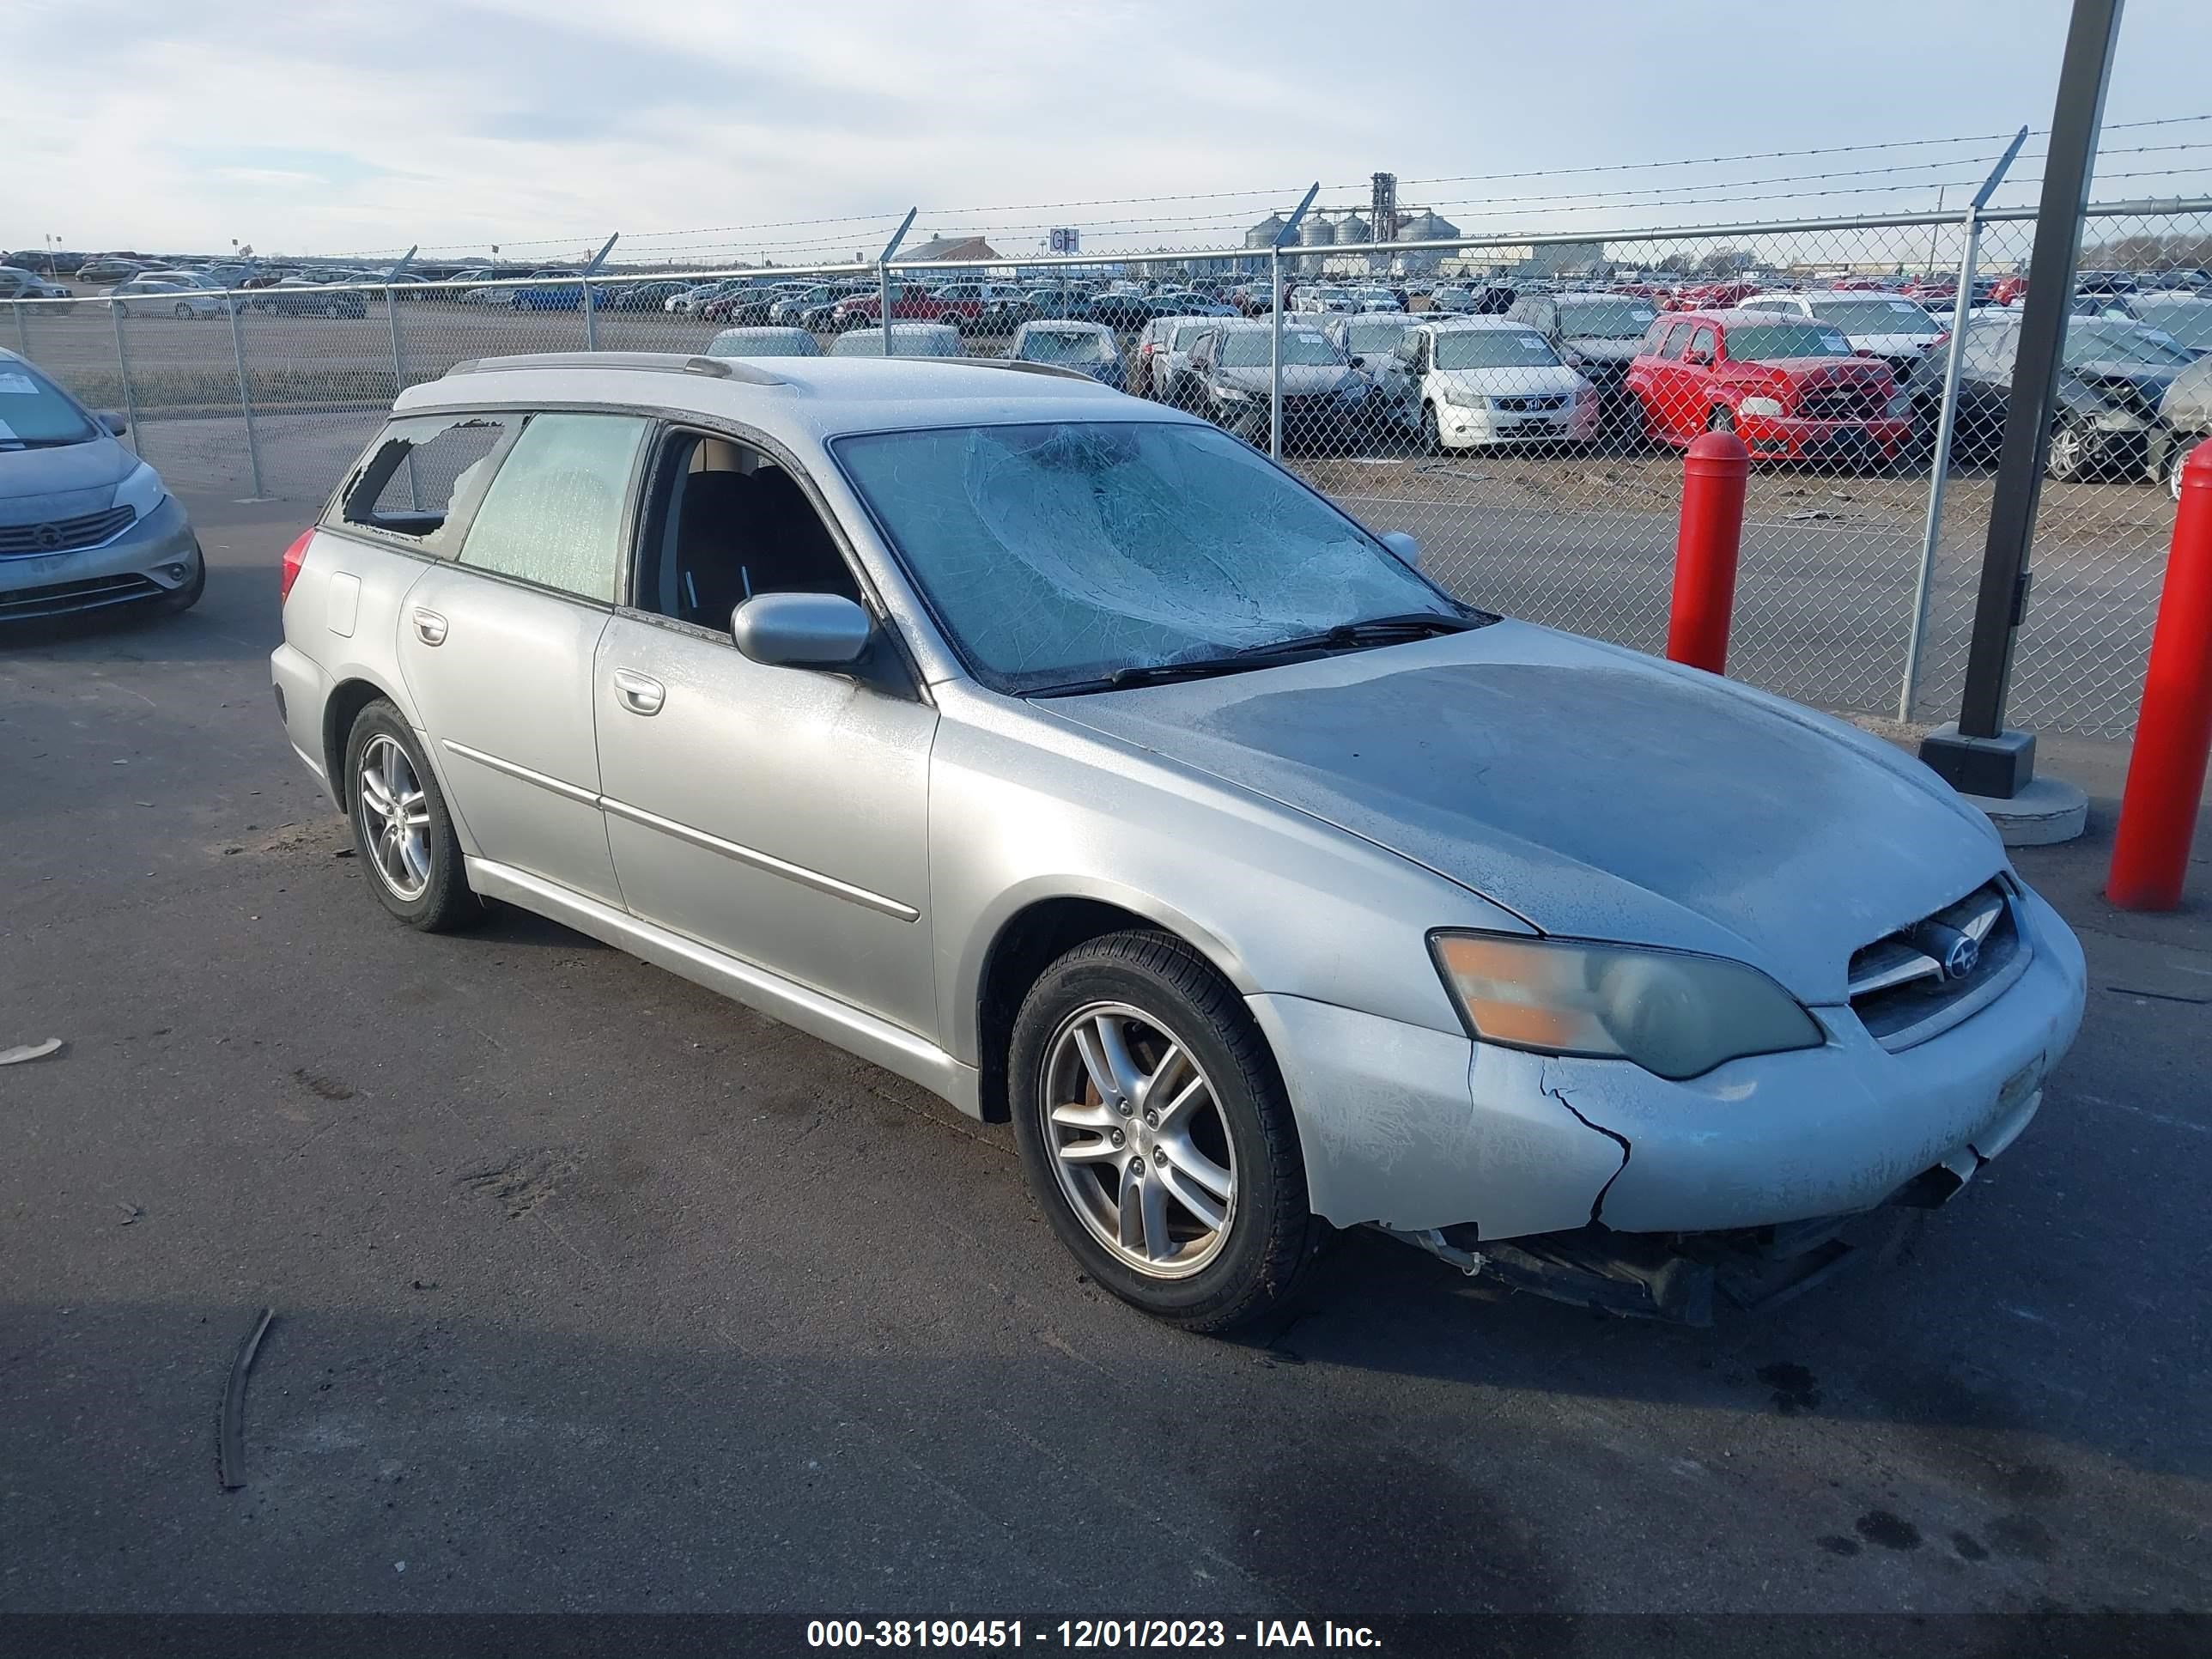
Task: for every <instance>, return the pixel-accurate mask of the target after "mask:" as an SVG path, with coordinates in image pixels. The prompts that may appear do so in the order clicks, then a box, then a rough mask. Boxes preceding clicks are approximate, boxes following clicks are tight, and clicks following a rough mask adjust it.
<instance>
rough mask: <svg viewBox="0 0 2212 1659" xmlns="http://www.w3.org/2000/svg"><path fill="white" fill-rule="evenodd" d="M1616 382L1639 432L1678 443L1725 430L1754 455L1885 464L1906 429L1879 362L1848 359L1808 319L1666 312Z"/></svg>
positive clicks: (1893, 384)
mask: <svg viewBox="0 0 2212 1659" xmlns="http://www.w3.org/2000/svg"><path fill="white" fill-rule="evenodd" d="M1626 384H1627V387H1628V390H1629V392H1631V393H1632V395H1633V396H1634V397H1635V398H1636V400H1637V402H1638V404H1640V405H1641V406H1642V408H1643V410H1644V434H1645V435H1646V436H1648V437H1650V438H1653V439H1656V441H1659V442H1661V443H1666V444H1674V445H1675V446H1677V447H1686V446H1687V445H1688V444H1689V442H1690V441H1691V440H1692V439H1693V438H1695V437H1696V436H1697V435H1699V433H1701V432H1707V431H1711V430H1715V429H1725V430H1728V431H1732V432H1734V433H1735V434H1736V435H1738V436H1739V437H1741V439H1742V440H1743V441H1744V445H1745V447H1747V448H1748V449H1749V450H1750V451H1751V453H1752V458H1753V459H1754V460H1759V459H1771V460H1793V461H1794V460H1808V459H1818V458H1832V459H1842V460H1851V459H1858V460H1862V461H1871V460H1873V459H1877V458H1879V459H1882V460H1894V459H1896V458H1897V454H1898V452H1899V450H1901V449H1902V448H1903V447H1905V440H1906V439H1908V438H1909V437H1911V434H1912V399H1911V395H1910V394H1909V393H1907V392H1902V391H1900V390H1899V387H1898V385H1897V380H1896V378H1895V377H1894V376H1893V374H1891V373H1890V369H1889V365H1888V364H1887V363H1885V362H1882V361H1881V360H1880V359H1879V358H1874V357H1861V356H1857V354H1856V353H1854V352H1853V351H1852V349H1851V343H1850V341H1849V340H1847V339H1845V338H1844V336H1843V334H1842V332H1841V331H1839V330H1838V329H1837V328H1835V327H1834V326H1833V325H1831V324H1828V323H1824V322H1821V321H1820V320H1819V319H1816V318H1811V317H1792V316H1790V315H1787V314H1785V313H1779V312H1772V311H1704V312H1699V311H1687V312H1670V313H1667V314H1666V315H1664V316H1662V317H1661V318H1660V319H1659V320H1658V321H1657V322H1656V323H1654V324H1652V325H1651V329H1650V332H1649V333H1647V334H1646V335H1645V336H1644V343H1643V344H1642V345H1641V347H1639V348H1638V351H1637V355H1636V359H1635V361H1634V362H1632V363H1631V364H1630V365H1629V368H1628V376H1627V381H1626Z"/></svg>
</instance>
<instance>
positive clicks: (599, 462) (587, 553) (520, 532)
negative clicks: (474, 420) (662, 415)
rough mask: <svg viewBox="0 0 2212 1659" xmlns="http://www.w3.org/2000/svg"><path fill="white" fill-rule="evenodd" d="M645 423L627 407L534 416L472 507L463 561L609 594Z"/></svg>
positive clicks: (568, 589) (586, 593) (585, 594)
mask: <svg viewBox="0 0 2212 1659" xmlns="http://www.w3.org/2000/svg"><path fill="white" fill-rule="evenodd" d="M650 425H651V423H650V422H647V421H644V420H641V419H639V418H637V417H636V416H629V415H538V416H533V417H532V420H531V422H530V424H529V425H528V426H526V427H525V428H523V432H522V435H521V437H520V438H519V439H517V440H516V441H515V443H514V447H513V449H512V450H511V451H510V452H509V453H508V454H507V459H506V460H505V461H503V462H502V463H501V465H500V469H499V472H498V475H497V476H496V477H494V478H493V480H492V483H491V488H490V489H489V491H488V492H487V493H486V494H485V495H484V498H483V506H482V507H478V508H477V513H476V519H475V521H474V522H473V523H472V524H471V525H470V526H469V531H468V540H467V541H466V542H465V544H463V545H462V548H461V562H462V563H463V564H465V565H473V566H475V567H476V568H478V569H480V570H491V571H496V572H498V573H499V574H501V575H506V576H516V577H520V579H521V580H524V581H528V582H536V583H537V584H538V585H539V586H543V587H552V588H557V589H559V590H560V591H561V592H564V593H574V595H576V596H577V597H578V598H579V599H595V600H598V601H599V603H601V604H605V605H611V604H612V603H613V602H614V597H615V586H616V582H617V580H618V577H619V574H620V571H621V568H622V556H623V545H624V544H625V542H626V541H627V540H628V532H629V499H630V479H631V475H632V474H633V473H635V471H636V470H637V457H638V452H639V450H640V449H641V448H642V447H643V446H644V443H645V436H646V433H647V430H648V429H649V428H650Z"/></svg>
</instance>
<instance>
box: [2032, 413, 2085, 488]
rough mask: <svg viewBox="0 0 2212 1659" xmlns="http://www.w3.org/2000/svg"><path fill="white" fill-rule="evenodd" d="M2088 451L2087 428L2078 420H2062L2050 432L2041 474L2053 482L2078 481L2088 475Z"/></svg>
mask: <svg viewBox="0 0 2212 1659" xmlns="http://www.w3.org/2000/svg"><path fill="white" fill-rule="evenodd" d="M2090 453H2091V439H2090V434H2089V428H2087V427H2086V426H2084V425H2082V424H2081V422H2079V421H2062V422H2059V423H2058V426H2057V428H2056V429H2055V430H2054V431H2053V432H2052V433H2051V453H2050V456H2049V457H2048V459H2046V460H2045V463H2044V467H2043V475H2044V477H2046V478H2049V479H2050V480H2051V483H2078V482H2079V481H2080V480H2081V479H2082V478H2084V477H2087V476H2088V471H2089V463H2090Z"/></svg>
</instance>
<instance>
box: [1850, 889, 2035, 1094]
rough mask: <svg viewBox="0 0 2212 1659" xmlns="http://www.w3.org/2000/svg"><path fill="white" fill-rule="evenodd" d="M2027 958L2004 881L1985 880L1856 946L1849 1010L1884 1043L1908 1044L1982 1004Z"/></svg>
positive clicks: (1892, 1046) (1998, 992)
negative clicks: (1892, 930)
mask: <svg viewBox="0 0 2212 1659" xmlns="http://www.w3.org/2000/svg"><path fill="white" fill-rule="evenodd" d="M1962 941H1964V943H1962ZM2027 962H2028V947H2027V941H2026V940H2024V939H2021V935H2020V927H2019V921H2018V919H2017V917H2016V916H2015V914H2014V909H2013V903H2012V895H2011V892H2010V890H2009V889H2008V888H2007V887H2006V885H2005V884H2004V883H2003V882H2002V879H1999V880H1994V881H1990V882H1986V883H1984V884H1983V885H1981V886H1979V887H1978V888H1976V889H1975V890H1973V891H1972V892H1971V893H1969V894H1967V895H1966V897H1964V898H1962V899H1960V901H1959V902H1957V903H1955V904H1952V905H1947V906H1946V907H1945V908H1942V909H1941V910H1938V911H1937V912H1936V914H1935V915H1932V916H1929V917H1928V918H1926V919H1925V920H1924V921H1918V922H1915V923H1914V924H1913V925H1912V926H1911V927H1901V928H1899V930H1898V931H1897V932H1895V933H1890V934H1887V935H1886V936H1884V937H1883V938H1881V939H1876V940H1875V942H1874V943H1873V944H1871V945H1867V946H1865V947H1864V948H1863V949H1861V950H1859V951H1855V952H1854V953H1853V954H1852V957H1851V963H1850V1001H1851V1012H1854V1013H1856V1014H1857V1016H1858V1017H1859V1021H1860V1023H1861V1024H1863V1025H1864V1026H1865V1027H1866V1029H1867V1032H1868V1035H1869V1036H1872V1037H1873V1038H1874V1040H1875V1042H1879V1043H1880V1044H1881V1046H1882V1047H1883V1048H1887V1049H1889V1050H1891V1051H1892V1052H1895V1051H1896V1050H1898V1049H1901V1048H1911V1047H1912V1046H1913V1045H1914V1044H1916V1043H1920V1042H1927V1041H1928V1039H1929V1038H1930V1037H1932V1036H1936V1035H1937V1034H1938V1033H1940V1032H1942V1031H1947V1030H1950V1028H1951V1027H1952V1026H1954V1025H1956V1024H1958V1023H1959V1022H1960V1020H1962V1019H1965V1018H1967V1017H1968V1016H1969V1015H1971V1014H1973V1013H1975V1012H1978V1011H1979V1010H1980V1009H1982V1008H1984V1007H1985V1006H1988V1005H1989V1004H1990V1002H1991V1001H1993V1000H1996V998H1997V997H1998V996H1999V995H2001V994H2002V993H2003V992H2004V991H2005V990H2006V989H2007V988H2008V987H2009V986H2010V985H2011V984H2012V982H2013V981H2015V980H2016V979H2018V978H2019V977H2020V976H2021V974H2022V973H2023V972H2025V971H2026V970H2027Z"/></svg>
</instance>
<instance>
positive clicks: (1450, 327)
mask: <svg viewBox="0 0 2212 1659" xmlns="http://www.w3.org/2000/svg"><path fill="white" fill-rule="evenodd" d="M1406 314H1407V316H1408V317H1409V318H1410V319H1412V322H1413V326H1414V327H1415V328H1425V329H1428V330H1430V331H1437V330H1446V331H1461V332H1463V331H1467V330H1469V329H1478V328H1510V329H1514V330H1517V331H1519V332H1521V333H1523V334H1525V333H1527V332H1528V324H1526V323H1524V322H1522V320H1521V319H1519V318H1518V317H1439V318H1437V320H1436V321H1434V322H1430V321H1429V320H1428V319H1427V316H1426V313H1412V312H1408V313H1406Z"/></svg>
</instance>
